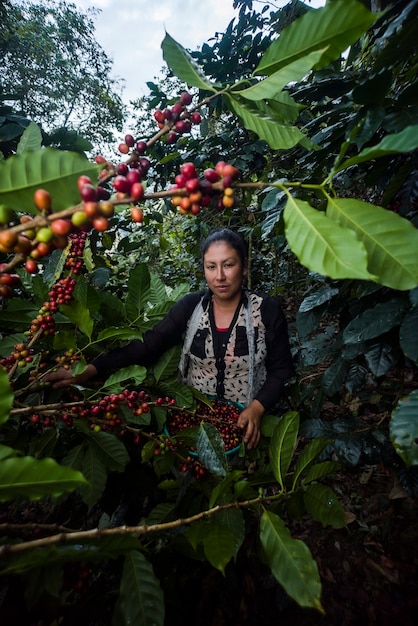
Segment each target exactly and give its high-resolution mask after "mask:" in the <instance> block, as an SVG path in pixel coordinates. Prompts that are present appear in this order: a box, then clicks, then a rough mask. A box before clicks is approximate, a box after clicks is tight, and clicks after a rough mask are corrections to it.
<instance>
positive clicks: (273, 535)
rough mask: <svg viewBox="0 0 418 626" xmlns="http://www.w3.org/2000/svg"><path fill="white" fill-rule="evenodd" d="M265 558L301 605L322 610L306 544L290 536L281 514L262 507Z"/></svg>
mask: <svg viewBox="0 0 418 626" xmlns="http://www.w3.org/2000/svg"><path fill="white" fill-rule="evenodd" d="M260 541H261V544H262V546H263V552H264V559H265V561H266V563H267V564H268V565H269V566H270V568H271V571H272V573H273V576H274V577H275V579H276V580H277V581H278V582H279V583H280V584H281V585H282V587H283V588H284V589H285V591H286V593H287V594H288V595H289V596H290V597H291V598H293V600H295V601H296V602H297V603H298V604H299V605H300V606H306V607H312V608H315V609H318V610H319V611H321V612H322V610H323V609H322V606H321V600H320V598H321V581H320V578H319V573H318V568H317V565H316V563H315V561H314V559H313V558H312V554H311V552H310V550H309V548H308V546H307V545H306V544H305V543H303V541H300V540H299V539H293V537H292V536H291V535H290V532H289V530H288V528H286V526H285V524H284V522H283V520H282V519H280V517H278V516H277V515H275V514H274V513H271V512H269V511H264V512H263V515H262V517H261V522H260Z"/></svg>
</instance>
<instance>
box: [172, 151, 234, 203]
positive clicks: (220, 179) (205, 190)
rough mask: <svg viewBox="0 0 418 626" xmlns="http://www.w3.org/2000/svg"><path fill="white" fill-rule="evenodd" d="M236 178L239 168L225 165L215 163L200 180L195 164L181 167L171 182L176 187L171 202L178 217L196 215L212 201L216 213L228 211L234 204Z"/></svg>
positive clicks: (173, 189) (223, 162) (221, 162)
mask: <svg viewBox="0 0 418 626" xmlns="http://www.w3.org/2000/svg"><path fill="white" fill-rule="evenodd" d="M238 176H239V170H238V168H236V167H234V166H233V165H230V164H229V163H225V161H218V163H217V164H216V165H215V167H214V168H208V169H206V170H205V171H204V172H203V175H202V176H199V174H198V172H197V169H196V166H195V165H194V163H190V162H187V163H183V164H182V165H181V166H180V174H177V176H176V177H175V179H174V182H175V185H174V186H173V187H171V190H170V191H171V192H172V193H173V196H172V198H171V202H172V203H173V204H174V206H176V207H178V209H179V212H180V213H181V214H187V213H190V214H192V215H198V214H199V213H200V210H201V209H202V208H204V207H208V206H209V205H210V203H211V201H212V199H213V198H215V204H216V207H217V208H218V209H219V210H223V209H225V208H230V207H232V206H233V205H234V202H235V201H234V190H233V188H232V186H231V185H232V184H233V183H234V181H235V180H236V179H237V178H238ZM176 191H178V194H177V193H176Z"/></svg>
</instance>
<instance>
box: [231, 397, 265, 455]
mask: <svg viewBox="0 0 418 626" xmlns="http://www.w3.org/2000/svg"><path fill="white" fill-rule="evenodd" d="M263 413H264V407H263V405H262V404H261V403H260V402H259V401H258V400H253V401H252V402H251V404H250V405H249V406H247V408H246V409H244V410H243V411H242V413H241V414H240V416H239V418H238V421H237V425H238V426H239V427H240V428H242V429H243V430H244V443H245V445H246V446H247V448H248V449H249V450H250V449H251V448H255V447H257V445H258V442H259V441H260V424H261V418H262V416H263Z"/></svg>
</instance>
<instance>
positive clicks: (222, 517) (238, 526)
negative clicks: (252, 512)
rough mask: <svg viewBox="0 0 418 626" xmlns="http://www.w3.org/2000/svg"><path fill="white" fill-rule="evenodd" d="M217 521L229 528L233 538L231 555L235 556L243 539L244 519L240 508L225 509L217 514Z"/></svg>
mask: <svg viewBox="0 0 418 626" xmlns="http://www.w3.org/2000/svg"><path fill="white" fill-rule="evenodd" d="M233 497H234V498H235V494H234V496H233ZM216 518H217V519H218V520H219V522H222V524H223V525H224V526H225V527H226V528H228V529H229V531H230V532H231V533H232V536H233V538H234V546H233V550H232V557H233V558H236V557H237V554H238V552H239V549H240V547H241V546H242V543H243V541H244V539H245V519H244V515H243V512H242V511H241V509H238V508H234V509H226V510H225V511H221V512H220V513H218V514H217V516H216Z"/></svg>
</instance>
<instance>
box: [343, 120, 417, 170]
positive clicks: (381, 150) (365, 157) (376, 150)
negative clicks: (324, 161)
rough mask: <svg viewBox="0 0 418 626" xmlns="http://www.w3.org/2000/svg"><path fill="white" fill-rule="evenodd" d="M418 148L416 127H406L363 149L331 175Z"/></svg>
mask: <svg viewBox="0 0 418 626" xmlns="http://www.w3.org/2000/svg"><path fill="white" fill-rule="evenodd" d="M417 148H418V125H413V126H407V127H406V128H404V129H403V130H401V131H400V132H399V133H395V134H393V135H387V136H386V137H384V139H382V141H381V142H380V143H378V144H377V145H376V146H372V147H371V148H365V149H364V150H362V151H361V152H360V153H359V154H358V155H357V156H354V157H351V158H350V159H347V161H344V163H341V165H339V166H338V167H337V168H336V169H335V171H334V172H333V174H336V173H337V172H340V171H341V170H345V169H346V168H347V167H351V166H352V165H356V164H358V163H363V162H364V161H371V160H372V159H378V158H380V157H384V156H388V155H389V154H399V153H403V152H412V150H416V149H417Z"/></svg>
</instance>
